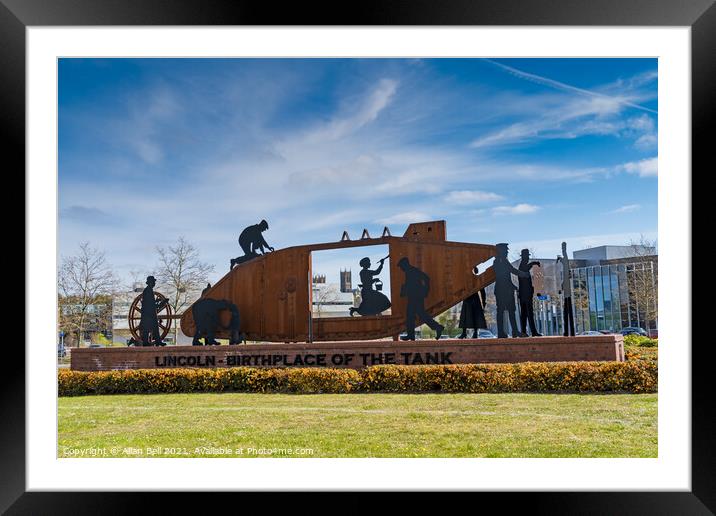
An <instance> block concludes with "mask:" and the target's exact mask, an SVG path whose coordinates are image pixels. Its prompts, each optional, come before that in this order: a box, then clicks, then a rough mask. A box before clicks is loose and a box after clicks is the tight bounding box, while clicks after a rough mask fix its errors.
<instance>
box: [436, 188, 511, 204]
mask: <svg viewBox="0 0 716 516" xmlns="http://www.w3.org/2000/svg"><path fill="white" fill-rule="evenodd" d="M502 199H503V197H502V196H501V195H498V194H496V193H493V192H483V191H480V190H453V191H452V192H450V193H448V194H447V196H446V197H445V200H446V201H447V202H449V203H453V204H475V203H482V202H492V201H499V200H502Z"/></svg>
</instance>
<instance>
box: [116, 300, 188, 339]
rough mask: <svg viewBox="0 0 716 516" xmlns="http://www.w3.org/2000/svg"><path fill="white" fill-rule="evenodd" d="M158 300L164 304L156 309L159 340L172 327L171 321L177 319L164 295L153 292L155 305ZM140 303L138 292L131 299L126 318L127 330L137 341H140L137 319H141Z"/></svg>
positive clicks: (140, 332)
mask: <svg viewBox="0 0 716 516" xmlns="http://www.w3.org/2000/svg"><path fill="white" fill-rule="evenodd" d="M159 302H162V305H164V307H163V308H162V309H161V310H159V311H157V319H158V320H159V331H160V332H161V335H160V336H159V338H160V340H164V338H165V337H166V336H167V335H169V332H170V331H171V329H172V321H173V320H174V319H177V317H176V316H175V315H174V314H173V313H172V307H171V305H170V304H169V302H168V300H167V298H166V296H164V295H163V294H161V293H159V292H154V303H155V306H156V305H158V304H159ZM141 304H142V294H139V295H138V296H137V297H135V298H134V301H132V305H131V306H130V307H129V315H128V316H127V319H128V320H129V331H130V332H131V333H132V337H133V338H134V340H135V341H137V342H141V341H142V330H141V329H140V328H139V321H140V320H141V319H142V308H140V305H141ZM160 306H161V305H160Z"/></svg>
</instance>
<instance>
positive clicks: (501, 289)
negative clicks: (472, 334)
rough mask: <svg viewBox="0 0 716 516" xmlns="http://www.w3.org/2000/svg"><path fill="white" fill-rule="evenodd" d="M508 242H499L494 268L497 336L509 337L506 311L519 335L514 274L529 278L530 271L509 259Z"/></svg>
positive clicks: (513, 329)
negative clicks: (515, 265)
mask: <svg viewBox="0 0 716 516" xmlns="http://www.w3.org/2000/svg"><path fill="white" fill-rule="evenodd" d="M507 245H508V244H505V243H501V244H497V245H496V246H495V247H496V248H497V256H495V263H494V264H493V265H492V268H493V269H494V270H495V302H496V304H497V314H496V315H497V336H498V337H499V338H502V339H504V338H507V332H505V311H506V312H507V315H508V316H509V318H510V326H511V327H512V336H513V337H517V336H519V333H520V332H519V330H518V329H517V318H516V317H515V310H516V309H517V308H516V307H515V291H516V290H517V287H516V286H515V284H514V283H512V274H514V275H515V276H518V277H521V278H528V277H529V276H530V273H529V272H524V271H521V270H519V269H515V268H514V267H513V266H512V264H511V263H510V262H509V260H508V259H507V251H508V248H507Z"/></svg>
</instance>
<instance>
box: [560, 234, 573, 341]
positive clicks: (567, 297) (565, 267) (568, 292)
mask: <svg viewBox="0 0 716 516" xmlns="http://www.w3.org/2000/svg"><path fill="white" fill-rule="evenodd" d="M560 261H561V262H562V290H561V291H560V292H561V294H562V320H563V321H564V336H565V337H569V336H570V335H571V336H574V312H573V311H572V280H571V278H570V277H569V256H567V242H562V256H557V262H560Z"/></svg>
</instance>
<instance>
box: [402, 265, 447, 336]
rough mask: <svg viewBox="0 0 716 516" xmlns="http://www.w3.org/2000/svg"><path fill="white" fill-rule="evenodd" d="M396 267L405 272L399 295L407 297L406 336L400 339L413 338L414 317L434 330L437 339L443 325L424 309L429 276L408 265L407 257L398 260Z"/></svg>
mask: <svg viewBox="0 0 716 516" xmlns="http://www.w3.org/2000/svg"><path fill="white" fill-rule="evenodd" d="M398 267H399V268H400V269H401V270H402V271H403V272H404V273H405V283H403V285H402V286H401V287H400V297H407V298H408V306H407V309H406V314H405V325H406V326H407V330H406V336H405V337H401V339H402V340H415V317H416V316H417V317H418V321H419V322H420V321H422V322H424V323H425V324H427V325H428V326H429V327H430V328H432V329H433V330H434V331H435V338H436V339H439V338H440V336H441V335H442V334H443V330H444V329H445V327H444V326H443V325H442V324H440V323H438V322H436V321H435V320H434V319H433V318H432V317H430V314H429V313H427V312H426V311H425V298H426V297H427V295H428V292H430V278H429V277H428V275H427V274H425V273H424V272H423V271H421V270H420V269H418V268H417V267H413V266H412V265H410V262H409V261H408V259H407V258H405V257H403V258H401V259H400V260H399V261H398Z"/></svg>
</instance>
